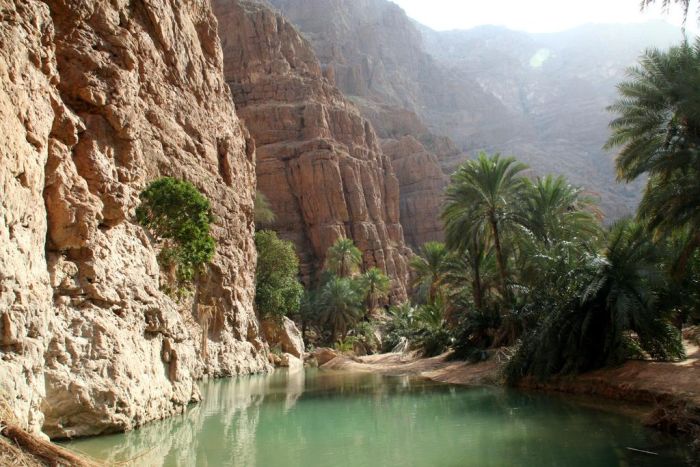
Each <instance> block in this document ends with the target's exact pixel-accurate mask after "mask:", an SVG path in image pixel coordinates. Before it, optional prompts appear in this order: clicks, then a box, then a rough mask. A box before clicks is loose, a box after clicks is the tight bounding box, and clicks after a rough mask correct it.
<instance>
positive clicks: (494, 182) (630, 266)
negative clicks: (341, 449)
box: [397, 154, 690, 380]
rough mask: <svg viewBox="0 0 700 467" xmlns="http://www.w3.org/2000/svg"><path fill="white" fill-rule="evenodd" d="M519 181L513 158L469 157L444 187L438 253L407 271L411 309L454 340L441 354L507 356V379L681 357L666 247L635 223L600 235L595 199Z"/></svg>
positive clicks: (546, 180) (547, 180)
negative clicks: (436, 315)
mask: <svg viewBox="0 0 700 467" xmlns="http://www.w3.org/2000/svg"><path fill="white" fill-rule="evenodd" d="M526 175H527V167H526V166H524V165H523V164H521V163H519V162H517V161H516V160H515V159H513V158H504V157H501V156H500V155H494V156H488V155H486V154H480V155H479V157H478V158H477V159H476V160H472V161H468V162H466V163H465V164H463V165H462V166H461V167H460V168H459V169H458V170H457V172H456V173H455V174H454V175H453V177H452V182H451V184H450V185H449V187H448V189H447V192H446V203H445V206H444V212H443V221H444V224H445V243H444V244H443V243H436V242H432V243H427V244H425V245H424V246H423V247H422V248H421V250H420V251H419V255H418V256H417V257H416V258H414V260H413V261H412V263H411V264H412V266H413V270H414V276H415V281H414V286H415V287H414V290H415V291H416V297H415V298H416V299H417V301H418V302H419V303H425V304H427V305H429V306H430V308H431V309H433V310H435V309H439V310H440V315H441V316H442V325H441V329H443V330H444V329H448V330H450V332H451V335H452V336H453V337H452V339H451V341H450V340H443V341H442V342H443V345H444V346H445V347H447V346H448V345H451V346H452V347H453V349H454V350H455V354H456V355H457V356H459V357H465V358H472V359H474V358H475V359H479V358H482V357H484V356H486V355H487V353H486V349H488V348H491V347H498V346H515V348H516V349H517V351H516V353H515V357H514V358H513V359H512V361H511V364H510V365H509V368H508V374H509V377H510V378H511V379H514V380H515V379H518V378H520V377H522V376H524V375H527V374H537V375H538V376H542V377H546V376H549V375H552V374H559V373H569V372H580V371H585V370H588V369H592V368H598V367H601V366H604V365H607V364H610V363H613V362H615V361H619V360H620V359H623V358H627V357H629V356H631V355H637V356H651V357H654V358H659V359H675V358H680V357H682V355H683V348H682V346H681V343H680V342H681V341H680V337H679V332H678V330H677V329H676V328H675V327H674V326H672V325H671V319H672V318H673V317H674V316H675V315H677V313H678V311H679V306H678V303H679V302H681V301H682V300H680V299H679V297H680V295H679V291H681V290H684V293H687V291H688V289H687V287H688V286H689V285H690V284H685V285H683V284H679V283H677V282H674V281H673V280H672V278H671V276H670V274H668V272H669V268H668V265H669V262H668V261H667V258H668V256H667V253H668V252H669V251H670V248H669V247H668V245H667V244H665V243H659V242H655V241H654V237H653V236H652V235H651V234H650V232H649V228H650V225H649V224H647V223H643V222H641V221H635V220H632V219H625V220H622V221H620V222H618V223H616V224H615V225H614V226H612V227H611V228H610V229H605V228H604V227H603V226H602V225H601V217H602V216H601V214H600V212H599V210H598V208H597V207H596V204H595V200H594V199H593V198H592V197H591V196H589V195H587V194H586V193H585V192H583V191H582V190H581V189H580V188H578V187H575V186H572V185H571V184H570V183H568V182H567V181H566V179H565V178H563V177H554V176H545V177H537V178H534V179H533V178H528V177H527V176H526ZM674 284H675V285H674ZM415 321H416V319H415V318H413V321H411V322H415ZM397 322H398V323H405V322H409V321H407V320H406V319H405V316H404V317H402V319H399V320H398V321H397ZM409 330H410V326H409ZM433 333H435V331H434V330H433ZM407 334H410V332H407ZM414 335H415V334H414ZM431 343H432V342H431ZM443 350H444V349H443Z"/></svg>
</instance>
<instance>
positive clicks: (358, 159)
mask: <svg viewBox="0 0 700 467" xmlns="http://www.w3.org/2000/svg"><path fill="white" fill-rule="evenodd" d="M213 5H214V11H215V13H216V15H217V17H218V19H219V34H220V36H221V40H222V44H223V50H224V73H225V76H226V79H227V81H228V83H229V85H230V87H231V90H232V91H233V97H234V101H235V102H236V105H237V106H238V112H239V115H240V116H241V117H242V118H243V119H244V120H245V123H246V126H247V127H248V128H249V130H250V132H251V134H252V135H253V137H254V138H255V141H256V145H257V155H258V159H257V175H258V186H259V188H260V190H261V191H262V192H263V193H265V195H267V197H268V199H269V200H270V203H271V205H272V207H273V210H274V211H275V213H276V215H277V219H276V221H275V223H274V225H273V227H274V229H275V230H276V231H278V232H279V233H280V235H281V236H283V237H284V238H287V239H289V240H292V241H293V242H294V243H295V245H296V247H297V251H298V253H299V254H300V256H301V268H302V273H303V275H304V277H305V280H306V281H307V283H308V282H310V281H312V280H313V278H314V276H315V274H316V272H317V271H318V270H319V269H320V267H321V266H322V265H323V262H324V259H325V253H326V250H327V249H328V248H329V247H330V246H331V245H332V244H333V243H334V242H335V241H336V240H337V239H338V238H340V237H349V238H352V239H353V240H354V242H355V244H356V245H357V246H358V248H360V250H361V251H362V253H363V258H364V265H365V266H366V267H370V266H377V267H379V268H380V269H382V270H384V271H386V273H387V274H388V275H389V276H390V277H391V279H392V282H393V296H394V298H395V299H401V298H403V297H405V296H406V282H407V274H408V273H407V266H406V262H407V261H406V257H407V254H408V251H407V248H406V247H405V244H404V235H403V230H402V227H401V224H400V223H399V212H400V208H399V183H398V181H397V179H396V176H395V174H394V171H393V168H392V165H391V161H390V160H389V158H388V157H386V156H385V155H384V154H383V153H382V150H381V148H380V146H379V140H378V139H377V137H376V135H375V133H374V130H373V129H372V126H371V124H370V123H369V122H368V121H366V120H365V119H363V118H362V117H361V116H360V113H359V112H358V111H357V109H356V108H355V107H354V106H353V105H352V104H351V103H349V102H348V101H347V100H346V99H345V97H344V96H343V95H342V94H341V93H340V91H339V90H338V89H336V88H335V87H334V86H333V85H332V83H331V82H330V81H329V80H328V79H326V77H324V75H323V72H322V70H321V66H320V64H319V62H318V60H317V59H316V57H315V55H314V52H313V50H312V48H311V47H310V45H309V44H308V42H307V41H306V40H305V39H303V38H302V37H301V36H300V35H299V34H298V33H297V31H296V29H295V28H294V27H293V26H292V25H291V24H290V23H288V22H287V21H286V20H285V19H284V18H282V17H281V16H279V15H278V14H276V13H273V12H272V11H271V10H270V9H268V8H267V7H266V6H264V5H262V4H260V3H252V2H246V1H242V2H239V1H235V0H215V1H214V2H213Z"/></svg>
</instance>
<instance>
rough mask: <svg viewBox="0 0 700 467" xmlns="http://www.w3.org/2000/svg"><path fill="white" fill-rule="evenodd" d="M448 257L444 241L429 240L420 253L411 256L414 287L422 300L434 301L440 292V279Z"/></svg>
mask: <svg viewBox="0 0 700 467" xmlns="http://www.w3.org/2000/svg"><path fill="white" fill-rule="evenodd" d="M446 258H447V249H446V248H445V244H444V243H440V242H428V243H426V244H424V245H423V246H422V247H421V249H420V251H419V252H418V255H416V256H414V257H412V258H411V262H410V266H411V268H412V269H413V273H414V278H413V284H412V285H413V288H414V291H415V293H416V295H417V297H418V298H419V299H420V300H421V301H426V302H427V303H432V302H433V301H434V300H435V299H436V298H437V296H438V294H439V288H440V281H441V280H442V275H443V272H444V271H443V268H444V265H445V260H446Z"/></svg>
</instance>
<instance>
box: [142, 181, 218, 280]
mask: <svg viewBox="0 0 700 467" xmlns="http://www.w3.org/2000/svg"><path fill="white" fill-rule="evenodd" d="M140 199H141V204H140V206H139V207H138V208H137V209H136V219H137V220H138V222H139V223H140V224H141V225H143V226H144V227H145V228H147V229H148V230H149V231H150V232H151V234H152V235H153V236H154V237H155V238H156V241H158V242H159V243H160V244H161V246H162V247H161V251H160V254H159V255H158V259H159V261H160V263H161V265H162V266H163V267H164V268H165V270H166V271H167V273H168V274H167V276H168V279H169V282H170V284H171V286H175V287H174V288H178V289H179V288H181V287H183V286H186V285H187V284H189V283H191V282H192V281H193V279H194V278H195V276H196V275H197V273H198V272H200V270H201V268H202V267H203V266H204V265H205V264H207V263H209V262H210V261H211V259H212V258H213V256H214V252H215V250H216V242H215V241H214V239H213V238H212V237H211V235H210V234H209V229H210V225H211V222H212V221H213V220H214V217H213V215H212V213H211V207H210V205H209V200H208V199H207V198H206V197H204V195H202V194H201V193H200V192H199V191H198V190H197V188H195V187H194V186H193V185H192V184H191V183H189V182H187V181H184V180H177V179H175V178H171V177H164V178H160V179H158V180H155V181H154V182H152V183H151V184H150V185H148V187H146V189H145V190H144V191H143V192H142V193H141V195H140Z"/></svg>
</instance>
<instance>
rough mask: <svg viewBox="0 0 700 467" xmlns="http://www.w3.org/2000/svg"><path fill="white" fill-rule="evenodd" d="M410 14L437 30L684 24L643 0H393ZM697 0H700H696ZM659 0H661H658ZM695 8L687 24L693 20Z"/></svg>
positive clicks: (677, 15) (546, 29) (675, 14)
mask: <svg viewBox="0 0 700 467" xmlns="http://www.w3.org/2000/svg"><path fill="white" fill-rule="evenodd" d="M392 1H393V2H394V3H397V4H398V5H400V6H401V7H402V8H403V9H404V10H406V13H408V15H409V16H410V17H412V18H414V19H416V20H418V21H419V22H421V23H423V24H425V25H427V26H430V27H431V28H433V29H437V30H446V29H468V28H471V27H474V26H479V25H483V24H496V25H501V26H506V27H508V28H511V29H515V30H520V31H529V32H555V31H562V30H564V29H569V28H572V27H574V26H578V25H581V24H586V23H629V22H641V21H646V20H652V19H659V18H664V19H666V20H667V21H669V22H670V23H674V24H678V25H680V24H681V15H680V10H678V9H677V8H676V9H674V11H673V14H671V15H663V14H662V13H661V10H660V8H654V9H652V10H650V11H648V12H646V13H644V14H642V13H641V12H640V11H639V4H640V0H392ZM696 1H697V0H696ZM658 3H661V1H659V2H658ZM694 18H695V14H694V11H693V12H692V13H691V19H690V20H689V21H688V23H689V24H688V25H689V26H691V24H690V23H693V25H692V26H693V28H692V29H695V24H694V21H693V19H694Z"/></svg>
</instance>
